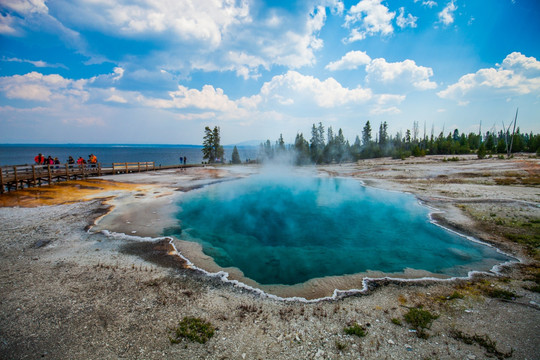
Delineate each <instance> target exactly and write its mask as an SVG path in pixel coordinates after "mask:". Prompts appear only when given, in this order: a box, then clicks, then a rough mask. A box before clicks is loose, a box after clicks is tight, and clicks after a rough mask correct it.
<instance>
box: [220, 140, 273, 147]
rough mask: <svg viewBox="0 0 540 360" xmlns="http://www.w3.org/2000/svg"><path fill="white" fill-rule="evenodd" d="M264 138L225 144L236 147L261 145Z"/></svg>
mask: <svg viewBox="0 0 540 360" xmlns="http://www.w3.org/2000/svg"><path fill="white" fill-rule="evenodd" d="M263 142H264V141H263V140H248V141H242V142H239V143H236V144H230V145H224V147H234V146H259V145H260V144H261V143H263Z"/></svg>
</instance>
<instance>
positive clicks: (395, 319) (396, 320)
mask: <svg viewBox="0 0 540 360" xmlns="http://www.w3.org/2000/svg"><path fill="white" fill-rule="evenodd" d="M391 321H392V324H396V325H399V326H401V320H399V319H398V318H392V319H391Z"/></svg>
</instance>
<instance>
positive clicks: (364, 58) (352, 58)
mask: <svg viewBox="0 0 540 360" xmlns="http://www.w3.org/2000/svg"><path fill="white" fill-rule="evenodd" d="M370 62H371V58H370V57H369V55H367V54H366V52H365V51H349V52H348V53H347V54H345V55H343V57H342V58H341V59H339V60H338V61H333V62H331V63H329V64H328V65H326V67H325V69H328V70H330V71H336V70H354V69H357V68H358V67H359V66H363V65H367V64H369V63H370Z"/></svg>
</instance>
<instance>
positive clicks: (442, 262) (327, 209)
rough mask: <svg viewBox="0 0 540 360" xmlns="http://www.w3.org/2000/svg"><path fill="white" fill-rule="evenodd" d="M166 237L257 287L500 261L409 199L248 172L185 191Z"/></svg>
mask: <svg viewBox="0 0 540 360" xmlns="http://www.w3.org/2000/svg"><path fill="white" fill-rule="evenodd" d="M179 207H180V210H179V212H178V214H177V218H178V221H179V224H180V228H181V229H182V231H181V233H177V234H175V235H176V236H177V237H179V238H180V239H183V240H189V241H196V242H198V243H200V244H201V245H202V247H203V251H204V253H205V254H207V255H209V256H211V257H212V258H213V259H214V261H215V262H216V263H217V264H218V265H219V266H221V267H237V268H239V269H240V270H242V271H243V273H244V275H245V276H246V277H247V278H250V279H252V280H255V281H256V282H258V283H259V284H282V285H293V284H298V283H302V282H305V281H307V280H309V279H313V278H320V277H325V276H333V275H345V274H356V273H361V272H365V271H368V270H373V271H382V272H385V273H399V272H403V271H404V270H405V269H407V268H410V269H421V270H427V271H430V272H433V273H440V274H445V275H451V276H465V275H467V272H468V271H470V270H477V269H478V266H480V264H481V266H484V267H485V266H486V264H489V266H493V265H494V264H497V263H501V262H504V261H507V260H509V258H508V257H507V256H505V255H503V254H501V253H498V252H497V251H496V250H495V249H493V248H491V247H488V246H485V245H482V244H478V243H475V242H472V241H470V240H467V239H466V238H464V237H462V236H459V235H457V234H454V233H452V232H449V231H447V230H445V229H443V228H441V227H439V226H436V225H434V224H433V223H431V222H430V219H429V209H428V208H426V207H425V206H422V205H420V204H419V203H418V201H417V200H416V198H415V197H414V196H413V195H410V194H404V193H399V192H390V191H384V190H379V189H373V188H369V187H365V186H363V185H362V184H361V183H360V182H359V181H357V180H354V179H344V178H318V177H309V176H289V177H277V176H275V177H273V176H263V175H256V176H251V177H249V178H245V179H241V180H235V181H230V182H225V183H221V184H217V185H212V186H208V187H205V188H203V189H200V190H197V191H192V192H189V193H186V194H185V196H183V197H182V199H181V201H180V203H179Z"/></svg>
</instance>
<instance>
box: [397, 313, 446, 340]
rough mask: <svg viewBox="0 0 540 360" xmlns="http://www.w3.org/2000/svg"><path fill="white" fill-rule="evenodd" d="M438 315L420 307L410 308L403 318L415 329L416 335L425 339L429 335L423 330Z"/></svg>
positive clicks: (429, 325) (428, 326)
mask: <svg viewBox="0 0 540 360" xmlns="http://www.w3.org/2000/svg"><path fill="white" fill-rule="evenodd" d="M438 317H439V316H438V315H434V314H432V313H430V312H429V311H427V310H423V309H422V308H412V309H409V312H408V313H406V314H405V316H404V317H403V318H404V319H405V321H406V322H408V323H409V324H411V325H412V326H413V327H414V328H415V329H416V331H417V333H416V336H418V337H419V338H422V339H427V338H428V337H429V335H428V334H427V333H426V332H425V329H429V328H430V327H431V323H432V322H433V320H435V319H437V318H438Z"/></svg>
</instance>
